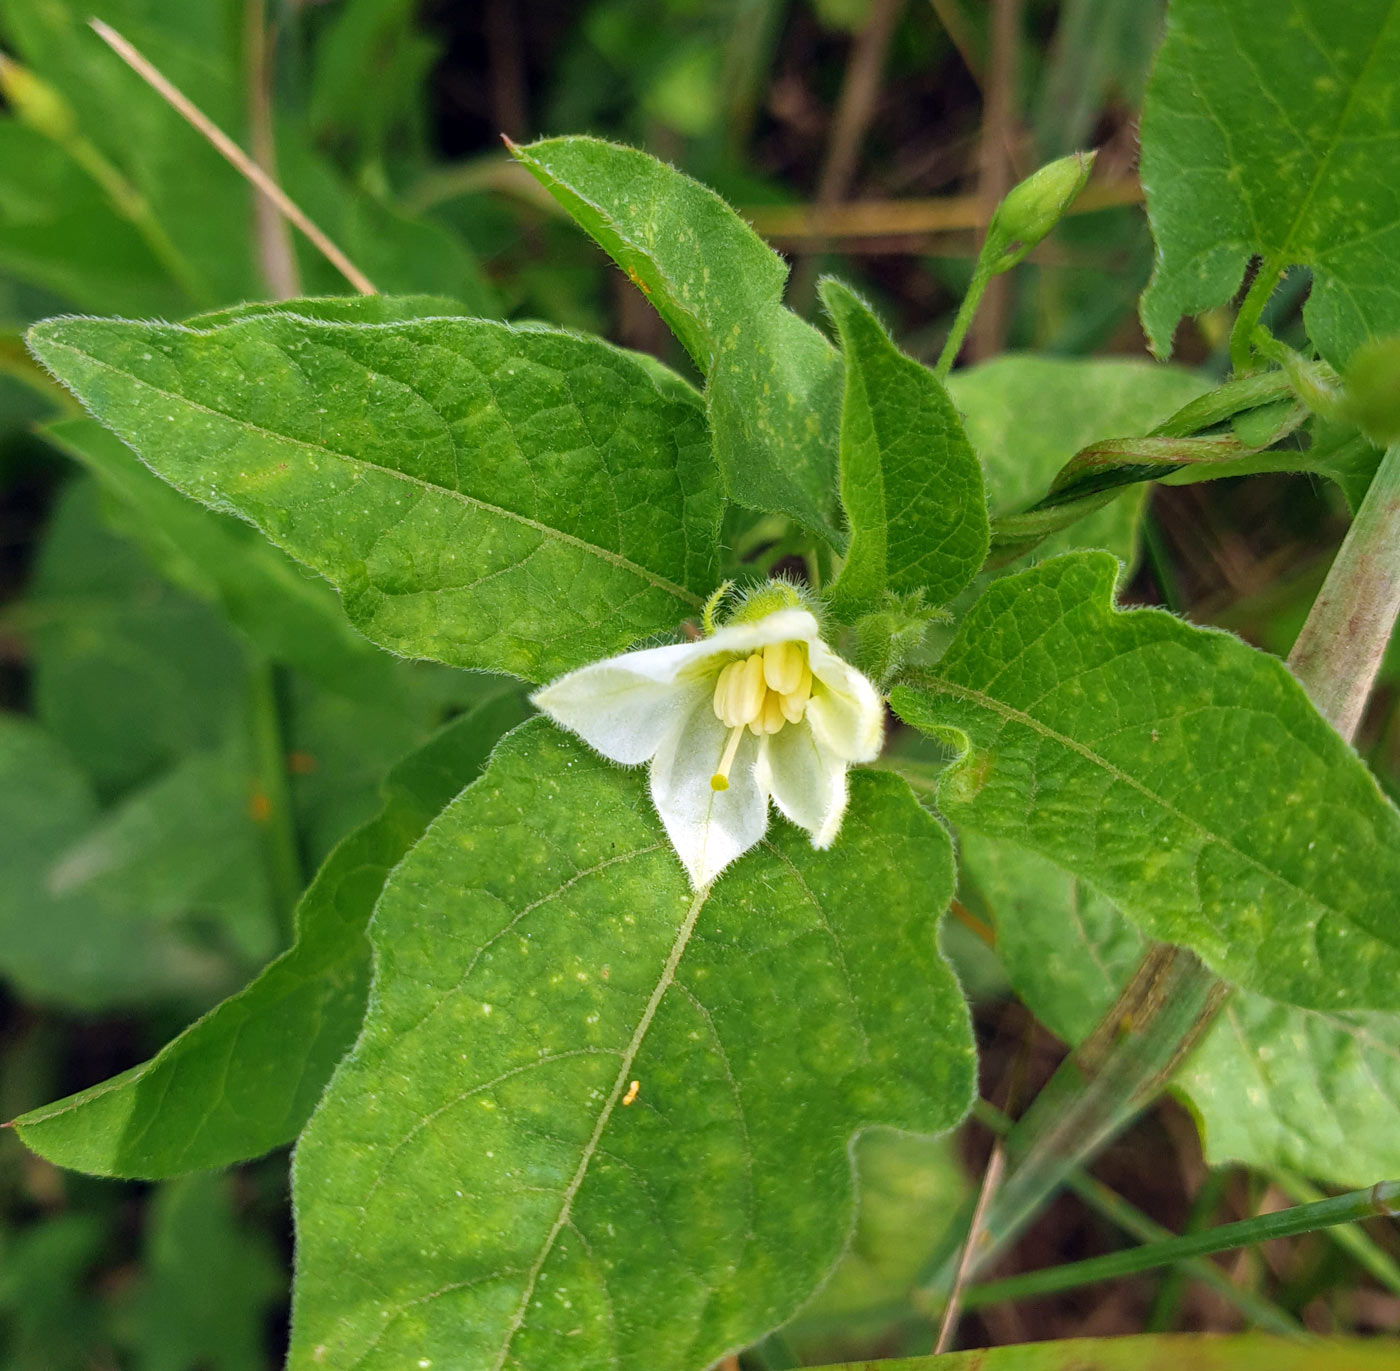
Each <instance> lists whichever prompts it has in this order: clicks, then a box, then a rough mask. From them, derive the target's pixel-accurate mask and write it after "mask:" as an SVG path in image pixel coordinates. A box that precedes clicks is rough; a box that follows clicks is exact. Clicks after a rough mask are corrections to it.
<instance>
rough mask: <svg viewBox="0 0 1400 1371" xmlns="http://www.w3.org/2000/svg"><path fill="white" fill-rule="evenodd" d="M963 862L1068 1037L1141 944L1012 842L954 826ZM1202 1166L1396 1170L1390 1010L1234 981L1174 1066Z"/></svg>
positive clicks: (1329, 1173)
mask: <svg viewBox="0 0 1400 1371" xmlns="http://www.w3.org/2000/svg"><path fill="white" fill-rule="evenodd" d="M961 836H962V841H961V844H960V855H961V858H962V861H961V868H962V873H963V875H964V876H966V877H969V878H970V879H971V881H972V883H973V888H974V890H975V893H976V895H977V896H979V897H980V903H981V904H982V905H983V907H984V908H985V910H986V912H987V914H988V915H989V916H990V917H991V918H992V919H993V921H994V922H995V924H996V931H997V952H998V954H999V955H1000V957H1001V959H1002V964H1003V965H1004V966H1005V967H1006V974H1007V976H1008V977H1009V978H1010V980H1011V984H1012V985H1013V986H1014V987H1015V989H1016V992H1017V994H1019V995H1020V996H1021V998H1022V999H1024V1000H1025V1001H1026V1003H1027V1004H1028V1005H1029V1006H1030V1007H1031V1009H1032V1010H1033V1011H1034V1012H1035V1014H1036V1016H1037V1017H1038V1018H1039V1019H1041V1021H1042V1022H1044V1023H1045V1024H1047V1025H1048V1026H1049V1027H1050V1028H1052V1029H1053V1030H1054V1031H1055V1032H1056V1033H1058V1034H1059V1035H1060V1036H1061V1037H1062V1038H1064V1039H1065V1040H1066V1041H1067V1042H1070V1043H1078V1042H1080V1041H1081V1040H1082V1039H1083V1038H1084V1037H1085V1036H1086V1035H1087V1034H1088V1033H1089V1032H1090V1031H1091V1030H1092V1029H1093V1027H1094V1026H1095V1024H1097V1023H1098V1021H1099V1019H1100V1018H1101V1017H1102V1015H1104V1014H1105V1013H1107V1012H1108V1010H1109V1008H1110V1007H1111V1006H1112V1004H1113V1002H1114V1000H1115V999H1116V998H1117V996H1118V992H1119V991H1120V990H1121V989H1122V987H1123V985H1124V983H1125V982H1126V981H1127V979H1128V977H1129V976H1130V975H1131V974H1132V972H1133V970H1134V968H1135V967H1136V965H1137V963H1138V960H1139V958H1140V957H1141V955H1142V953H1143V952H1144V951H1145V950H1146V939H1145V938H1144V937H1143V936H1142V934H1141V933H1139V932H1138V931H1137V929H1135V928H1134V927H1133V925H1132V924H1130V923H1129V922H1128V921H1127V920H1126V919H1125V918H1124V917H1123V916H1122V915H1121V914H1120V913H1119V912H1118V911H1117V910H1116V909H1115V908H1114V907H1113V905H1112V904H1111V903H1110V902H1109V901H1108V900H1106V899H1104V898H1103V896H1102V895H1099V894H1097V893H1096V892H1095V891H1093V890H1092V889H1091V888H1089V887H1088V886H1086V885H1085V884H1084V883H1083V882H1081V881H1077V880H1076V879H1075V878H1074V877H1073V876H1071V875H1069V873H1068V872H1066V871H1064V870H1063V869H1061V868H1060V867H1057V866H1055V865H1054V863H1053V862H1049V861H1047V860H1046V859H1045V858H1044V857H1037V856H1035V855H1034V854H1033V853H1030V852H1027V851H1025V849H1024V848H1020V847H1018V846H1017V845H1016V844H1014V843H1010V842H1006V841H1004V840H1001V839H996V838H986V837H983V836H982V835H981V834H976V833H963V834H962V835H961ZM1174 1084H1175V1089H1176V1090H1177V1091H1178V1092H1179V1093H1181V1094H1183V1095H1184V1096H1185V1097H1186V1099H1187V1101H1188V1102H1189V1103H1190V1106H1191V1111H1192V1113H1193V1115H1194V1116H1195V1118H1196V1120H1197V1122H1198V1123H1199V1124H1200V1127H1201V1133H1202V1139H1203V1142H1204V1145H1205V1153H1206V1160H1207V1161H1209V1162H1210V1163H1211V1165H1213V1166H1214V1165H1222V1164H1225V1163H1228V1162H1238V1163H1241V1164H1243V1165H1245V1166H1250V1167H1255V1168H1257V1169H1260V1170H1265V1171H1268V1170H1276V1169H1279V1168H1283V1169H1285V1170H1292V1171H1298V1172H1301V1173H1302V1174H1304V1175H1307V1176H1313V1177H1316V1178H1317V1179H1318V1180H1322V1181H1327V1182H1329V1183H1330V1184H1333V1185H1339V1186H1343V1187H1358V1186H1364V1185H1369V1184H1371V1183H1372V1182H1373V1181H1374V1180H1375V1178H1376V1177H1377V1176H1393V1175H1396V1174H1397V1173H1400V1108H1398V1107H1397V1104H1396V1101H1397V1099H1400V1014H1394V1013H1389V1014H1386V1013H1349V1014H1347V1013H1338V1014H1324V1013H1319V1012H1317V1011H1315V1010H1309V1009H1298V1008H1296V1007H1293V1006H1289V1005H1283V1004H1279V1003H1277V1002H1276V1001H1273V1000H1268V999H1265V998H1264V997H1263V996H1262V995H1254V994H1251V993H1250V992H1249V991H1247V990H1236V991H1235V992H1234V993H1233V994H1232V995H1231V997H1230V998H1229V1000H1227V1001H1226V1003H1225V1007H1224V1008H1223V1009H1222V1010H1221V1011H1220V1014H1219V1016H1218V1017H1217V1019H1216V1021H1215V1024H1214V1026H1213V1027H1212V1028H1211V1030H1210V1031H1209V1033H1208V1034H1207V1035H1206V1037H1205V1039H1204V1040H1203V1041H1202V1042H1201V1044H1200V1045H1199V1046H1198V1047H1197V1048H1196V1049H1195V1051H1194V1052H1193V1053H1192V1055H1191V1056H1190V1057H1189V1058H1188V1059H1187V1061H1186V1063H1185V1065H1184V1066H1183V1067H1182V1068H1181V1069H1180V1070H1179V1071H1178V1072H1177V1075H1176V1080H1175V1083H1174Z"/></svg>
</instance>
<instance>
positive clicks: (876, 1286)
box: [783, 1129, 969, 1360]
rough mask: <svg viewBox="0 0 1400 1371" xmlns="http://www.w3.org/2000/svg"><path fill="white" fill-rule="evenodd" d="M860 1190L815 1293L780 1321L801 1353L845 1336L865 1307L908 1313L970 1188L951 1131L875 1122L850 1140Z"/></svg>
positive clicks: (813, 1352)
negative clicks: (842, 1244)
mask: <svg viewBox="0 0 1400 1371" xmlns="http://www.w3.org/2000/svg"><path fill="white" fill-rule="evenodd" d="M856 1168H857V1174H858V1175H859V1178H860V1183H859V1185H858V1186H857V1190H858V1192H859V1195H860V1203H859V1208H858V1210H857V1213H856V1226H855V1228H854V1229H853V1230H852V1233H851V1240H850V1243H849V1245H848V1246H847V1248H846V1251H845V1253H844V1254H843V1255H842V1257H841V1260H840V1261H839V1262H838V1263H837V1265H836V1269H835V1270H834V1271H832V1273H831V1276H830V1278H829V1279H828V1280H827V1281H826V1283H825V1284H824V1285H823V1286H822V1288H821V1289H820V1290H819V1291H818V1292H817V1294H816V1296H815V1297H814V1298H813V1299H812V1300H811V1301H810V1302H808V1303H807V1304H805V1305H804V1306H803V1307H802V1312H801V1313H800V1314H798V1316H797V1318H796V1319H794V1320H793V1322H792V1323H790V1324H788V1325H787V1326H786V1327H785V1328H784V1329H783V1337H784V1339H785V1340H786V1341H787V1342H788V1343H789V1344H796V1345H797V1346H799V1347H801V1348H802V1349H803V1350H804V1352H807V1351H808V1350H809V1349H810V1355H809V1356H808V1357H807V1358H806V1359H808V1360H810V1358H811V1357H815V1356H820V1355H821V1352H822V1349H823V1348H824V1349H825V1350H826V1352H827V1353H828V1354H830V1351H831V1337H832V1335H833V1333H834V1334H836V1335H838V1336H842V1335H844V1336H845V1337H848V1338H849V1337H850V1336H851V1335H852V1333H858V1332H859V1331H860V1327H859V1325H860V1323H861V1322H862V1320H868V1319H870V1318H871V1316H872V1315H874V1316H876V1317H878V1318H880V1319H882V1320H883V1321H885V1322H889V1321H890V1319H889V1314H890V1310H891V1307H896V1308H897V1307H898V1306H899V1305H901V1304H903V1305H904V1306H905V1308H906V1309H907V1311H908V1312H909V1313H910V1314H911V1315H912V1314H914V1308H913V1305H912V1304H911V1303H909V1302H908V1301H909V1292H910V1291H911V1290H913V1289H914V1288H915V1287H916V1286H917V1285H918V1283H919V1276H920V1274H921V1273H922V1271H923V1268H924V1266H925V1264H926V1263H927V1261H928V1259H929V1255H930V1253H931V1252H932V1250H933V1248H934V1246H935V1244H936V1243H937V1241H938V1239H939V1237H941V1236H942V1234H943V1233H944V1232H945V1231H946V1230H947V1228H948V1226H949V1224H951V1223H953V1222H954V1220H955V1219H956V1218H957V1217H958V1214H959V1211H960V1210H961V1208H962V1205H963V1202H964V1200H966V1198H967V1196H968V1191H969V1183H968V1178H967V1173H966V1172H965V1171H964V1170H963V1167H962V1163H961V1161H960V1159H959V1157H958V1148H957V1145H956V1141H955V1139H954V1138H952V1137H942V1138H920V1137H912V1136H910V1135H909V1134H906V1133H892V1132H890V1131H888V1130H886V1129H877V1130H873V1131H871V1132H869V1133H865V1134H863V1135H862V1136H861V1138H860V1143H859V1146H858V1147H857V1148H856Z"/></svg>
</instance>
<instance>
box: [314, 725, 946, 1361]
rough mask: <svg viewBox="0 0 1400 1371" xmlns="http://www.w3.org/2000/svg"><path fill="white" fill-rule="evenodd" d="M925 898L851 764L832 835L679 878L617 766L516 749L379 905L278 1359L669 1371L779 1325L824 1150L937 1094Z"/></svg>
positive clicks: (509, 744)
mask: <svg viewBox="0 0 1400 1371" xmlns="http://www.w3.org/2000/svg"><path fill="white" fill-rule="evenodd" d="M951 882H952V858H951V849H950V846H949V844H948V841H947V837H946V835H945V834H944V832H943V830H942V829H941V828H940V827H939V826H938V824H937V823H936V822H935V821H934V820H933V819H932V818H931V817H930V816H929V815H928V814H926V813H925V812H924V811H923V810H922V809H921V808H920V807H919V806H918V804H917V803H916V802H915V801H914V799H913V797H912V796H911V795H910V793H909V791H908V788H907V786H905V784H904V783H903V782H902V781H900V780H899V779H898V778H896V777H892V776H889V775H887V774H876V773H858V774H857V775H855V776H854V777H853V786H852V799H851V808H850V812H849V813H848V815H847V817H846V821H845V827H844V828H843V831H842V833H841V836H840V838H839V840H838V841H837V843H836V844H835V846H834V847H833V848H832V849H831V850H830V851H827V852H816V851H814V850H813V849H812V848H811V847H810V845H809V844H808V841H807V838H806V835H805V834H802V833H801V832H800V831H798V830H796V829H793V828H789V827H787V826H786V825H784V826H781V827H780V828H779V829H778V831H777V832H776V834H775V835H774V838H773V841H772V842H771V843H769V844H765V845H763V846H762V847H760V848H759V849H757V850H756V851H755V852H754V853H752V854H750V855H749V856H748V857H746V858H745V859H744V860H743V861H742V862H740V863H739V864H738V865H736V866H735V867H734V868H733V869H732V870H731V871H730V872H727V873H726V874H725V875H724V877H723V878H722V879H721V880H720V881H718V882H717V883H716V884H715V885H714V886H713V887H712V893H708V896H707V892H704V891H702V892H700V893H699V894H696V893H695V892H693V891H692V890H691V889H690V888H689V886H688V884H687V882H686V880H685V876H684V873H683V872H682V870H681V868H680V866H679V864H678V863H677V862H676V860H675V857H674V856H673V854H672V852H671V850H670V847H669V845H668V844H667V842H666V838H665V834H664V832H663V831H662V829H661V826H660V823H659V821H658V820H657V817H656V814H655V812H654V810H653V808H652V806H651V803H650V801H649V800H648V798H647V794H646V786H645V779H644V777H643V776H642V775H641V774H640V773H638V772H635V771H633V772H627V771H619V770H618V769H617V768H615V767H612V766H610V765H609V764H608V763H607V762H605V761H603V760H601V759H600V758H598V757H596V756H595V755H593V754H592V753H590V752H588V751H587V750H585V749H584V748H582V747H581V746H580V745H578V744H576V743H575V742H573V741H572V740H571V739H569V738H568V737H566V736H565V735H563V734H561V733H559V732H557V731H556V730H554V729H552V728H550V727H549V726H548V725H546V724H544V723H543V722H541V723H536V724H532V725H529V726H527V727H526V728H523V729H520V730H518V731H517V732H516V733H514V734H512V735H511V737H510V739H508V740H507V741H506V742H505V743H503V744H502V746H501V748H500V749H499V750H498V752H497V754H496V756H495V758H494V759H493V761H492V764H491V766H490V767H489V768H488V770H487V772H486V773H485V775H484V776H483V777H482V778H481V780H480V781H478V782H477V784H476V785H474V786H472V787H471V788H470V789H469V790H467V791H466V792H465V793H464V794H463V795H462V796H460V797H459V798H458V800H457V801H456V802H455V803H454V804H453V805H452V806H451V807H450V808H449V809H448V810H447V811H446V812H445V813H444V814H443V816H442V817H441V818H440V819H439V820H438V822H437V823H436V824H434V826H433V827H432V829H431V830H430V831H429V832H428V834H427V835H426V836H425V838H424V839H423V841H422V842H421V843H419V845H418V846H417V847H416V848H415V849H414V851H413V852H412V853H411V854H410V855H409V856H408V857H407V858H406V859H405V861H404V862H403V864H402V865H401V866H399V867H398V869H397V870H396V871H395V873H394V875H393V877H392V878H391V880H390V882H389V884H388V886H387V887H386V889H385V893H384V897H383V899H382V900H381V902H380V905H379V908H378V910H377V911H376V915H375V921H374V925H373V929H372V936H373V939H374V942H375V948H376V964H375V965H376V971H375V988H374V994H373V997H372V1000H371V1009H370V1013H369V1017H368V1019H367V1021H366V1025H365V1030H364V1033H363V1034H362V1036H361V1038H360V1041H359V1043H358V1045H357V1047H356V1049H355V1051H354V1053H353V1054H352V1055H351V1056H350V1057H349V1058H347V1059H346V1062H345V1063H344V1064H343V1065H342V1067H341V1069H340V1070H339V1071H338V1072H337V1073H336V1076H335V1078H334V1080H333V1081H332V1084H331V1086H330V1088H329V1090H328V1091H327V1094H326V1096H325V1099H324V1100H323V1102H322V1105H321V1107H320V1109H319V1110H318V1111H317V1113H316V1115H315V1117H314V1118H313V1119H312V1121H311V1123H310V1125H309V1126H308V1128H307V1131H306V1133H305V1134H304V1135H303V1138H302V1142H301V1144H300V1146H299V1147H298V1149H297V1154H296V1163H295V1168H294V1186H295V1195H296V1205H297V1212H298V1225H299V1227H298V1264H299V1275H298V1281H299V1287H298V1291H297V1294H296V1297H295V1307H294V1322H293V1346H292V1351H291V1357H290V1365H291V1366H292V1367H293V1368H297V1369H298V1371H299V1369H300V1368H309V1367H313V1366H320V1365H336V1366H348V1365H357V1366H360V1367H361V1368H363V1371H370V1369H371V1368H377V1367H390V1366H392V1367H395V1368H397V1367H401V1366H403V1365H405V1364H408V1365H416V1364H418V1363H419V1362H422V1361H427V1362H428V1363H429V1364H430V1365H437V1366H452V1367H454V1368H460V1371H473V1369H474V1368H478V1367H479V1368H483V1371H485V1369H486V1368H491V1367H499V1366H502V1365H505V1364H506V1363H507V1362H509V1364H510V1365H511V1366H515V1367H521V1368H524V1367H549V1368H551V1369H552V1371H568V1369H569V1368H579V1371H584V1369H585V1368H586V1369H587V1371H593V1368H596V1367H599V1366H609V1365H612V1366H617V1367H619V1368H637V1369H638V1371H640V1369H641V1368H653V1367H656V1366H661V1365H664V1366H668V1367H676V1368H678V1371H679V1368H682V1367H694V1368H696V1369H697V1371H698V1369H699V1368H703V1367H706V1366H709V1365H711V1364H712V1363H713V1362H714V1361H715V1360H716V1358H718V1357H719V1356H720V1355H721V1354H722V1353H723V1352H724V1351H725V1350H726V1349H732V1348H735V1347H741V1346H743V1345H745V1344H746V1343H748V1342H750V1341H751V1340H752V1339H753V1338H755V1337H756V1336H757V1335H759V1334H761V1333H762V1332H764V1331H765V1330H766V1329H768V1328H771V1327H773V1326H774V1325H775V1324H777V1323H779V1322H781V1321H782V1320H783V1319H785V1318H787V1317H788V1316H789V1315H790V1314H791V1313H792V1311H793V1309H794V1308H795V1307H796V1306H797V1304H798V1303H799V1302H800V1301H801V1299H802V1298H803V1297H804V1296H805V1295H806V1294H808V1293H809V1292H810V1291H811V1289H812V1288H813V1287H814V1286H815V1285H816V1284H817V1282H818V1280H819V1279H820V1277H821V1276H822V1274H823V1273H824V1272H825V1271H826V1270H827V1269H828V1268H829V1267H830V1266H831V1265H832V1263H833V1262H834V1261H835V1259H836V1257H837V1256H838V1254H839V1253H840V1250H841V1248H842V1245H843V1243H844V1242H845V1239H846V1235H847V1231H848V1227H849V1223H850V1211H851V1202H852V1178H851V1160H850V1155H849V1152H848V1144H849V1142H850V1139H851V1137H852V1135H854V1134H856V1133H858V1132H859V1131H860V1130H861V1129H863V1128H865V1127H868V1126H871V1125H873V1124H878V1123H883V1124H888V1125H891V1126H894V1127H898V1128H904V1129H909V1130H915V1131H920V1132H935V1131H941V1130H944V1129H947V1128H949V1127H950V1126H951V1125H952V1124H953V1123H955V1122H956V1121H957V1120H958V1119H959V1118H960V1117H961V1116H962V1114H963V1113H964V1111H965V1110H966V1108H967V1105H968V1101H969V1096H970V1091H971V1087H972V1081H973V1048H972V1042H971V1039H970V1036H969V1030H968V1023H967V1012H966V1007H965V1006H964V1004H963V1002H962V998H961V995H960V994H959V991H958V987H957V984H956V982H955V980H954V978H953V976H952V973H951V972H950V971H949V969H948V967H947V965H946V964H945V963H944V962H943V960H942V958H941V956H940V954H939V951H938V946H937V919H938V916H939V914H940V913H941V912H942V910H943V909H944V907H945V906H946V904H947V901H948V897H949V895H950V894H951ZM872 915H873V917H872ZM633 1081H635V1082H637V1084H636V1086H635V1087H634V1086H633V1085H632V1084H631V1083H632V1082H633Z"/></svg>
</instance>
